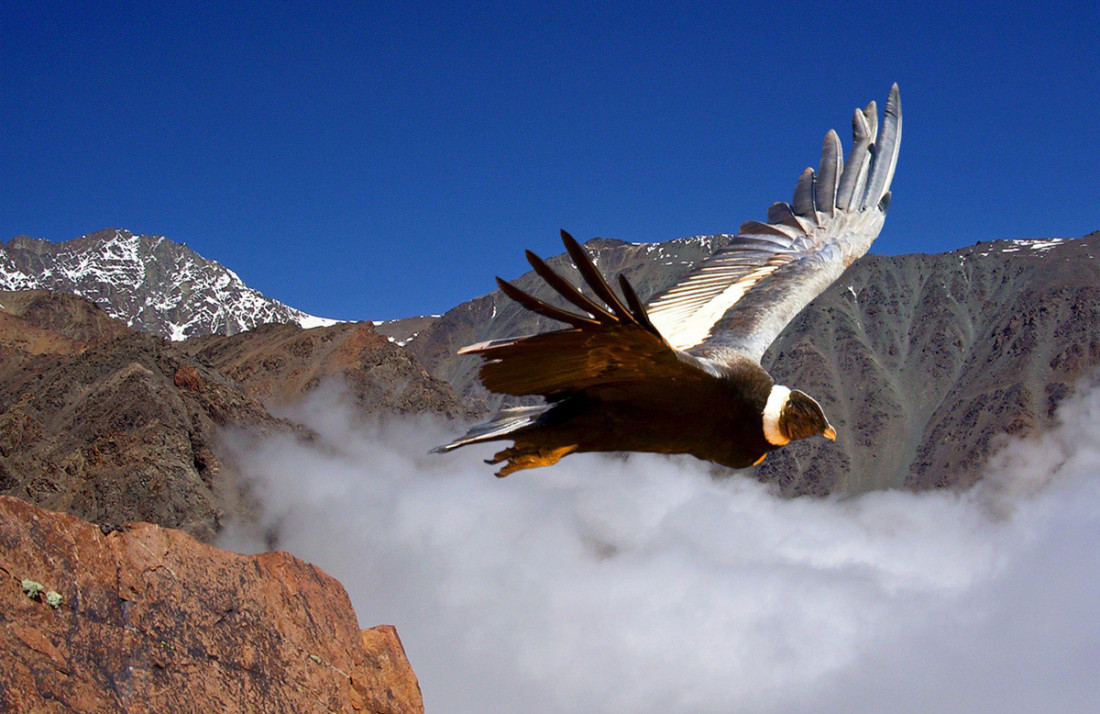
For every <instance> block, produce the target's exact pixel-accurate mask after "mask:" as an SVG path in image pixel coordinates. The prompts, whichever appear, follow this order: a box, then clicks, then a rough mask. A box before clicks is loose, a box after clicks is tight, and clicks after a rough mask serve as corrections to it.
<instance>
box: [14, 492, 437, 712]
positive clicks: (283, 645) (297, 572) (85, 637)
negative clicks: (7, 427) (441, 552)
mask: <svg viewBox="0 0 1100 714" xmlns="http://www.w3.org/2000/svg"><path fill="white" fill-rule="evenodd" d="M28 583H30V584H31V585H28ZM37 586H40V588H39V587H37ZM0 624H2V627H0V708H2V709H3V710H4V711H11V712H62V711H81V712H133V711H151V712H183V711H187V712H192V711H255V712H372V713H375V714H411V713H412V712H423V710H424V709H423V703H422V700H421V696H420V688H419V685H418V683H417V681H416V676H415V675H414V674H413V671H412V668H411V667H410V666H409V663H408V660H407V659H406V657H405V653H404V650H403V648H402V646H401V641H400V639H398V637H397V633H396V631H395V630H394V629H393V628H392V627H387V626H383V627H380V628H375V629H373V630H363V631H360V630H359V626H358V623H357V619H356V615H355V612H354V611H353V609H352V606H351V602H350V600H349V599H348V596H347V593H346V592H345V591H344V589H343V587H341V585H340V584H339V583H338V582H337V581H336V580H334V579H333V578H331V577H330V576H328V575H326V574H325V573H324V572H323V571H321V570H320V569H319V568H317V567H316V566H313V565H310V564H308V563H305V562H303V561H301V560H298V559H297V558H294V557H293V556H291V555H289V554H287V553H282V552H273V553H264V554H262V555H254V556H244V555H238V554H235V553H229V552H226V551H222V550H219V549H217V548H213V547H211V546H208V545H203V544H202V543H199V542H197V541H195V540H194V539H193V538H191V537H190V536H188V535H187V534H185V533H183V532H181V531H177V530H170V529H164V528H160V527H158V526H154V525H151V524H148V523H137V524H130V525H128V526H125V527H123V528H121V529H119V530H116V531H113V532H110V533H107V534H104V533H103V532H102V530H101V529H100V528H98V527H97V526H95V525H93V524H91V523H86V522H84V521H81V520H79V519H77V518H74V517H72V516H69V515H66V514H62V513H54V512H50V511H46V510H43V509H40V508H38V507H36V506H33V505H31V504H29V503H26V502H25V501H21V500H19V499H15V498H10V497H0Z"/></svg>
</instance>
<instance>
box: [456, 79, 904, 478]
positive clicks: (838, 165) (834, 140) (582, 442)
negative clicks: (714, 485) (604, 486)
mask: <svg viewBox="0 0 1100 714" xmlns="http://www.w3.org/2000/svg"><path fill="white" fill-rule="evenodd" d="M852 137H853V142H852V149H851V151H850V152H849V154H848V158H847V161H845V160H844V158H843V156H842V153H841V144H840V139H839V137H838V136H837V134H836V132H834V131H830V132H829V133H828V134H827V135H826V136H825V142H824V145H823V146H822V150H821V162H820V164H819V166H818V170H817V171H816V172H815V171H814V170H813V169H806V170H805V171H804V172H803V173H802V175H801V176H800V177H799V179H798V182H797V184H796V185H795V191H794V198H793V199H792V201H791V203H789V204H788V203H775V204H773V205H772V206H771V208H769V209H768V218H767V223H759V222H756V221H749V222H748V223H745V224H743V225H742V226H741V229H740V231H739V233H738V234H737V235H736V236H735V237H734V238H733V240H732V241H731V242H730V243H729V245H727V246H726V247H724V248H721V249H719V250H718V251H717V252H716V253H715V254H714V255H713V256H711V257H710V258H709V259H707V260H706V261H704V262H703V263H702V264H701V265H699V267H698V268H696V269H695V270H694V271H693V272H691V273H690V274H689V275H687V276H686V277H685V278H683V279H682V280H680V281H679V282H678V283H676V284H675V285H673V286H672V287H671V288H669V289H667V290H665V291H664V292H662V293H660V294H658V295H656V296H655V297H654V298H653V299H651V300H650V301H649V303H648V304H647V305H643V304H642V302H641V301H640V300H639V299H638V296H637V295H636V294H635V292H634V289H633V287H632V286H631V285H630V283H629V282H628V281H627V280H626V278H625V277H623V276H621V275H620V276H619V279H618V284H619V290H620V291H621V293H622V294H621V297H620V295H619V294H617V293H616V292H615V290H614V289H613V288H612V287H611V286H610V285H609V284H608V283H607V281H606V280H605V279H604V276H603V275H602V274H601V273H600V271H599V270H598V269H597V268H596V266H595V264H594V263H593V262H592V259H591V258H590V257H589V255H588V253H587V252H586V250H585V249H584V248H583V247H582V246H581V245H580V244H578V243H577V242H576V241H575V240H574V239H573V238H572V236H570V235H569V234H568V233H566V232H565V231H562V240H563V241H564V243H565V247H566V250H567V251H568V252H569V255H570V257H572V259H573V262H574V264H575V265H576V266H577V269H578V271H579V272H580V274H581V278H582V279H583V280H584V282H585V283H586V284H587V285H588V287H589V289H590V291H591V292H592V293H593V294H594V295H595V298H591V297H588V296H587V295H585V294H584V293H582V292H581V290H579V289H578V288H576V287H575V286H573V285H572V284H571V283H569V281H567V280H566V279H565V278H563V277H562V276H560V275H558V274H557V273H556V272H554V270H553V269H551V268H550V267H549V266H548V265H546V263H545V262H543V260H542V259H541V258H539V257H538V256H536V255H535V254H534V253H531V252H530V251H528V252H527V259H528V261H529V262H530V263H531V266H532V267H533V268H534V269H535V272H536V273H537V274H538V275H539V276H540V277H541V278H542V279H543V280H545V281H546V282H547V284H548V285H549V286H550V287H552V288H553V289H554V290H555V291H556V292H557V293H558V294H559V295H560V296H561V297H562V298H563V299H564V300H565V301H567V302H568V303H569V304H570V305H572V307H574V308H577V309H578V310H580V312H579V313H578V312H575V311H573V310H571V309H568V308H562V307H557V306H554V305H551V304H549V303H546V302H544V301H542V300H539V299H537V298H534V297H532V296H530V295H528V294H527V293H525V292H523V291H522V290H520V289H519V288H516V287H515V286H513V285H511V284H510V283H508V282H505V281H504V280H501V279H500V278H497V283H498V284H499V285H500V288H501V290H502V291H504V293H505V294H506V295H507V296H508V297H510V298H512V299H513V300H515V301H516V302H518V303H519V304H521V305H522V306H523V307H525V308H527V309H528V310H530V311H532V312H536V313H538V314H540V315H543V316H545V317H549V318H551V319H553V320H557V321H560V322H564V323H566V324H567V325H569V326H570V327H569V328H568V329H564V330H558V331H554V332H544V333H542V334H538V335H530V336H526V337H515V338H510V339H503V340H493V341H490V342H483V343H480V344H476V345H470V346H469V347H465V348H463V349H462V350H460V353H464V354H478V355H481V356H482V358H483V360H484V361H483V363H482V366H481V371H480V377H481V381H482V384H484V385H485V387H486V388H487V389H489V390H491V391H493V392H496V393H498V394H506V395H512V396H525V395H541V396H542V397H544V398H545V403H544V404H539V405H536V406H525V407H512V408H505V409H502V410H501V411H500V413H499V414H498V415H497V416H496V417H495V418H494V419H493V420H492V421H490V422H487V423H485V424H480V425H478V426H475V427H473V428H472V429H470V431H469V433H467V434H466V435H465V436H464V437H462V438H460V439H457V440H455V441H453V442H452V443H450V444H447V445H445V446H441V447H439V448H438V449H435V451H437V452H438V451H449V450H451V449H455V448H458V447H460V446H465V445H466V444H473V443H477V442H482V441H494V440H511V441H512V442H513V446H511V447H509V448H507V449H504V450H502V451H500V452H499V453H497V454H496V455H495V457H494V458H493V459H492V460H491V461H489V462H488V463H492V464H496V463H502V462H503V463H504V466H503V467H502V468H501V469H500V471H498V472H497V475H498V476H507V475H508V474H510V473H513V472H515V471H518V470H520V469H526V468H534V467H536V466H549V465H551V464H554V463H557V462H558V461H559V460H560V459H561V458H562V457H564V456H566V455H568V454H571V453H574V452H584V451H647V452H655V453H665V454H676V453H687V454H692V455H694V456H696V457H698V458H701V459H707V460H710V461H714V462H716V463H719V464H723V465H726V466H730V467H733V468H743V467H746V466H751V465H752V464H755V463H759V462H760V461H761V460H762V459H763V458H764V456H765V455H767V453H768V452H769V451H772V450H774V449H777V448H779V447H780V446H783V445H784V444H787V443H789V442H790V441H792V440H795V439H801V438H805V437H808V436H815V435H821V436H825V437H827V438H830V439H835V438H836V432H835V431H834V430H833V427H832V426H830V425H829V422H828V420H827V419H826V418H825V415H824V413H823V412H822V410H821V407H820V406H819V405H818V403H817V402H816V401H814V400H813V399H812V398H811V397H809V396H807V395H806V394H804V393H802V392H800V391H798V390H794V389H789V388H787V387H785V386H782V385H779V384H776V383H775V381H774V380H773V379H772V377H771V376H770V375H769V374H768V373H767V372H766V371H765V370H764V369H763V367H761V366H760V358H761V357H762V356H763V354H764V352H765V351H766V350H767V349H768V346H769V345H771V343H772V342H773V341H774V340H775V338H776V337H777V336H778V335H779V333H780V332H781V331H782V330H783V328H784V327H785V326H786V325H787V323H789V322H790V321H791V320H792V319H793V318H794V316H795V315H797V314H798V312H799V311H800V310H802V308H803V307H805V306H806V304H807V303H809V302H810V301H811V300H813V299H814V298H815V297H816V296H817V295H819V294H820V293H821V292H822V291H823V290H825V288H827V287H828V286H829V285H830V284H832V282H833V281H834V280H836V279H837V278H838V277H839V276H840V274H841V273H843V272H844V270H845V268H847V267H848V266H849V265H851V264H852V263H853V262H854V261H855V260H857V259H858V258H860V257H861V256H863V255H864V254H865V253H866V252H867V249H868V248H869V247H870V246H871V243H872V242H873V241H874V239H875V237H876V236H878V234H879V231H880V230H881V229H882V225H883V222H884V221H885V219H886V210H887V208H888V207H889V204H890V183H891V181H892V179H893V176H894V169H895V167H896V166H897V158H898V148H899V146H900V144H901V99H900V96H899V93H898V87H897V85H896V84H895V85H894V86H893V87H892V88H891V90H890V95H889V98H888V99H887V101H886V109H885V112H884V115H883V119H882V126H881V129H880V127H879V125H878V111H877V107H876V106H875V103H874V102H871V103H870V104H869V105H867V107H866V108H865V109H862V110H860V109H857V110H856V111H855V115H854V116H853V119H852Z"/></svg>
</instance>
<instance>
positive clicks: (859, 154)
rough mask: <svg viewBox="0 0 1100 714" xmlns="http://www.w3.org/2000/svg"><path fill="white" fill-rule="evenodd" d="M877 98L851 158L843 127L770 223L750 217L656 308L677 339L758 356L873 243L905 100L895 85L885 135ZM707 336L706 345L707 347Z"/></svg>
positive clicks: (700, 350)
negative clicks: (844, 149)
mask: <svg viewBox="0 0 1100 714" xmlns="http://www.w3.org/2000/svg"><path fill="white" fill-rule="evenodd" d="M879 129H880V127H879V123H878V115H877V107H876V104H875V102H871V103H870V104H868V105H867V108H866V109H864V110H860V109H856V110H855V113H854V115H853V117H852V136H853V146H852V150H851V152H850V153H849V154H848V160H847V161H846V162H845V161H844V160H843V159H842V158H841V156H842V147H841V145H840V139H839V137H837V135H836V132H835V131H830V132H829V133H828V134H826V135H825V141H824V143H823V144H822V151H821V164H820V166H819V168H818V171H817V172H816V173H815V172H814V171H813V170H812V169H807V170H806V171H804V172H803V173H802V175H801V177H800V178H799V180H798V184H797V185H796V187H795V193H794V199H793V206H792V205H791V204H786V203H775V204H772V206H771V207H770V208H769V209H768V222H767V223H759V222H756V221H749V222H747V223H745V224H743V225H742V226H741V231H740V233H738V235H737V236H735V238H734V240H733V241H732V242H731V243H730V244H729V245H728V246H726V247H725V248H722V249H720V250H718V251H717V252H716V253H715V254H714V255H713V256H712V257H711V258H709V259H708V260H706V261H705V262H703V263H702V264H701V265H700V266H699V267H698V268H697V269H696V270H695V271H694V272H693V273H691V274H690V275H688V276H687V277H686V278H684V279H683V280H681V281H680V282H679V283H677V284H676V285H674V286H672V287H671V288H669V289H668V290H666V291H664V292H662V293H660V294H659V295H657V296H655V297H654V298H653V299H652V300H651V301H650V302H649V305H648V306H647V310H648V314H649V318H650V321H651V322H652V324H653V325H654V326H655V327H656V328H657V329H658V330H659V331H660V333H661V334H662V335H663V336H664V338H665V339H666V340H667V341H668V343H669V344H670V345H671V346H672V347H674V348H676V349H678V350H691V351H692V353H693V354H700V355H711V356H714V355H720V354H721V353H724V352H725V351H727V350H731V351H734V352H738V353H739V354H741V355H747V356H750V357H752V358H754V359H757V360H759V359H760V357H761V356H763V353H764V351H765V350H766V349H767V348H768V346H769V345H770V344H771V343H772V341H773V340H774V339H775V337H776V336H778V334H779V332H780V331H782V329H783V327H785V326H786V324H787V323H788V322H789V321H790V320H791V319H793V318H794V316H795V315H796V314H797V313H798V312H799V311H800V310H801V309H802V308H803V307H805V305H806V304H807V303H808V302H810V300H812V299H813V298H814V297H816V296H817V295H818V294H819V293H820V292H821V291H822V290H824V289H825V288H826V287H828V286H829V284H830V283H832V281H833V280H835V279H836V278H837V277H839V275H840V274H841V273H842V272H843V271H844V269H845V268H846V267H847V266H848V265H850V264H851V263H852V262H853V261H855V260H856V259H858V258H859V257H860V256H862V255H863V254H864V253H866V252H867V249H868V248H869V247H870V245H871V242H872V241H874V239H875V237H876V236H877V235H878V233H879V231H880V230H881V228H882V224H883V221H884V220H885V211H886V208H887V206H888V205H889V189H890V183H891V181H892V179H893V175H894V168H895V166H896V164H897V158H898V147H899V146H900V142H901V100H900V96H899V92H898V87H897V85H896V84H895V85H894V86H893V87H892V88H891V90H890V96H889V99H888V100H887V103H886V111H885V115H884V118H883V122H882V126H881V130H882V133H881V136H879ZM704 343H705V344H704Z"/></svg>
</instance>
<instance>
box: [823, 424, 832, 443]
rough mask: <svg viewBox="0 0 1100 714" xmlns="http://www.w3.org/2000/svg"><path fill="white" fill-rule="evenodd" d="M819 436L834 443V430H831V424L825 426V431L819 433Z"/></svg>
mask: <svg viewBox="0 0 1100 714" xmlns="http://www.w3.org/2000/svg"><path fill="white" fill-rule="evenodd" d="M821 435H822V436H824V437H825V438H826V439H828V440H829V441H836V429H834V428H833V425H832V424H829V425H828V426H826V427H825V431H823V432H821Z"/></svg>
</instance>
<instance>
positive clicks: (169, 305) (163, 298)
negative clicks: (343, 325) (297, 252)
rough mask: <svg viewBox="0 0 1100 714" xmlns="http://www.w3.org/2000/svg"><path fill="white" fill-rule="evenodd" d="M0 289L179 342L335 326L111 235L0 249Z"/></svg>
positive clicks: (169, 254) (202, 264)
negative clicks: (57, 299) (89, 305)
mask: <svg viewBox="0 0 1100 714" xmlns="http://www.w3.org/2000/svg"><path fill="white" fill-rule="evenodd" d="M0 289H2V290H53V291H55V292H65V293H73V294H76V295H81V296H83V297H86V298H88V299H90V300H92V301H93V302H95V303H97V304H98V305H99V306H100V307H102V308H103V310H104V311H105V312H106V313H107V314H109V315H111V316H112V317H115V318H118V319H120V320H123V321H124V322H126V323H127V324H128V325H129V326H130V327H132V328H134V329H137V330H142V331H144V332H151V333H154V334H158V335H161V336H163V337H167V338H169V339H171V340H177V341H178V340H184V339H187V338H188V337H196V336H199V335H208V334H222V335H233V334H236V333H238V332H244V331H246V330H251V329H253V328H254V327H257V326H259V325H263V324H266V323H270V322H278V323H296V324H298V325H300V326H302V327H304V328H309V327H321V326H325V325H332V324H335V323H336V322H338V320H330V319H327V318H322V317H316V316H314V315H309V314H307V313H305V312H302V311H301V310H297V309H295V308H292V307H290V306H288V305H285V304H283V303H281V302H279V301H278V300H273V299H271V298H268V297H265V296H264V295H263V294H262V293H260V292H259V291H257V290H254V289H252V288H250V287H248V286H247V285H245V284H244V281H242V280H241V279H240V277H239V276H238V275H237V274H236V273H234V272H233V271H232V270H229V269H228V268H226V267H225V266H223V265H221V264H220V263H217V262H216V261H212V260H207V259H206V258H203V257H202V256H201V255H199V254H198V253H196V252H195V251H193V250H191V249H190V248H188V247H187V246H186V245H183V244H181V243H175V242H173V241H170V240H168V239H167V238H164V237H163V236H145V235H139V236H136V235H134V234H133V233H130V232H129V231H126V230H116V229H108V230H105V231H100V232H98V233H93V234H90V235H86V236H82V237H80V238H76V239H74V240H71V241H65V242H63V243H51V242H49V241H45V240H39V239H35V238H26V237H18V238H13V239H12V240H11V241H9V242H8V243H7V244H6V245H2V246H0Z"/></svg>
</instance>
